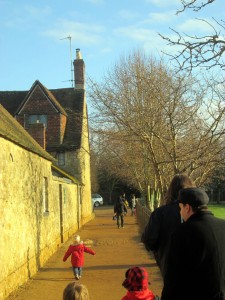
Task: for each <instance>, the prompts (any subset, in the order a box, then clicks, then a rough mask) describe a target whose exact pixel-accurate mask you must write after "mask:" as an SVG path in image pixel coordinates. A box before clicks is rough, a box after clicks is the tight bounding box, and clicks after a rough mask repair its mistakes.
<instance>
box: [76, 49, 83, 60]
mask: <svg viewBox="0 0 225 300" xmlns="http://www.w3.org/2000/svg"><path fill="white" fill-rule="evenodd" d="M76 59H82V56H81V52H80V49H79V48H77V49H76Z"/></svg>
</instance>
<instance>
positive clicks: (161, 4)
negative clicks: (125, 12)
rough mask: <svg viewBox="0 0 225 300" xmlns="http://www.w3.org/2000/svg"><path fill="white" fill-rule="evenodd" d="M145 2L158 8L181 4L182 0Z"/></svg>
mask: <svg viewBox="0 0 225 300" xmlns="http://www.w3.org/2000/svg"><path fill="white" fill-rule="evenodd" d="M145 2H146V3H150V4H153V5H155V6H158V7H171V6H178V5H179V4H180V0H145Z"/></svg>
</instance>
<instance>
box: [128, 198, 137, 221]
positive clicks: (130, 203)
mask: <svg viewBox="0 0 225 300" xmlns="http://www.w3.org/2000/svg"><path fill="white" fill-rule="evenodd" d="M129 207H130V209H131V216H134V215H135V207H136V199H135V195H134V194H131V196H130V200H129Z"/></svg>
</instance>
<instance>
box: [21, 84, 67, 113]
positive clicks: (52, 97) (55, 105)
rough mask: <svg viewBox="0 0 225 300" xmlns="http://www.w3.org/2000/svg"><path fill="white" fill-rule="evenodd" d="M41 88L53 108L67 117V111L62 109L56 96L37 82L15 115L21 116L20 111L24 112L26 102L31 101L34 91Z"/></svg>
mask: <svg viewBox="0 0 225 300" xmlns="http://www.w3.org/2000/svg"><path fill="white" fill-rule="evenodd" d="M37 86H39V87H40V88H41V90H42V91H43V93H44V94H45V95H46V97H47V98H48V99H49V100H50V101H51V102H52V104H53V106H54V107H55V109H56V110H57V111H59V112H60V113H62V114H63V115H65V116H67V114H66V112H65V110H64V109H63V108H62V106H61V105H60V103H59V102H58V101H57V100H56V98H55V97H54V95H53V94H52V93H51V92H50V91H49V90H48V89H47V88H46V87H45V86H44V85H43V84H42V83H41V82H40V81H39V80H36V81H35V82H34V84H33V85H32V87H31V89H30V91H29V92H28V93H27V95H26V97H25V99H24V100H23V101H22V103H21V104H20V106H19V107H18V109H17V111H16V112H15V114H16V115H17V114H19V113H20V111H21V110H22V108H23V106H24V105H25V104H26V102H27V101H28V100H29V97H30V95H31V94H32V92H33V90H34V89H35V88H36V87H37Z"/></svg>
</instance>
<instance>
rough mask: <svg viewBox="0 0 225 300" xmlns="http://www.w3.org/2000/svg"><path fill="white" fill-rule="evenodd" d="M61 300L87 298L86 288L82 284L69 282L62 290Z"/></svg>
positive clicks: (86, 299)
mask: <svg viewBox="0 0 225 300" xmlns="http://www.w3.org/2000/svg"><path fill="white" fill-rule="evenodd" d="M63 300H89V293H88V289H87V287H86V286H85V285H83V284H80V283H76V282H71V283H69V284H68V285H67V286H66V287H65V289H64V291H63Z"/></svg>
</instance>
